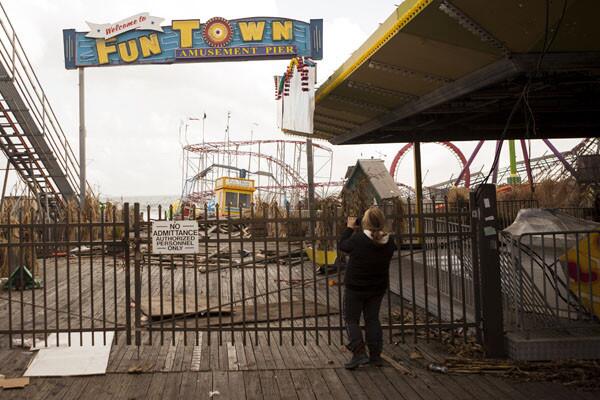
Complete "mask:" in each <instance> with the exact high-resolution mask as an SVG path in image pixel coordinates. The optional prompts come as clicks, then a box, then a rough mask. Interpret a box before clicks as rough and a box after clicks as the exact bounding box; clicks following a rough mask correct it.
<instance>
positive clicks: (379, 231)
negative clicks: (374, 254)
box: [361, 207, 386, 242]
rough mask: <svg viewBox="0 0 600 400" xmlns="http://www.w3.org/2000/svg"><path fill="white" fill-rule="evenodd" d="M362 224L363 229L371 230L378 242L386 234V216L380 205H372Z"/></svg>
mask: <svg viewBox="0 0 600 400" xmlns="http://www.w3.org/2000/svg"><path fill="white" fill-rule="evenodd" d="M361 225H362V227H363V229H366V230H369V231H371V235H372V236H373V240H375V241H376V242H377V241H379V240H381V238H382V237H383V236H385V235H386V232H385V231H384V226H385V216H384V215H383V212H382V211H381V210H380V209H379V208H378V207H370V208H369V209H368V210H367V211H366V212H365V215H363V217H362V221H361Z"/></svg>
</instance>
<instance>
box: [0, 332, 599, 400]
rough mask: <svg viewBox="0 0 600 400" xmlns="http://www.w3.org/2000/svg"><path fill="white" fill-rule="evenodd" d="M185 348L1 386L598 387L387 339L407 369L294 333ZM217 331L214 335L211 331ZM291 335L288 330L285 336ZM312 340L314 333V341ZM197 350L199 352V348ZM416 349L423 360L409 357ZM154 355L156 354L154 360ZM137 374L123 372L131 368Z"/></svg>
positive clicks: (287, 393)
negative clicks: (450, 366)
mask: <svg viewBox="0 0 600 400" xmlns="http://www.w3.org/2000/svg"><path fill="white" fill-rule="evenodd" d="M205 335H206V334H203V335H201V341H202V345H201V346H199V347H194V346H187V347H184V346H183V344H182V342H183V340H182V338H181V337H180V336H181V334H178V337H177V340H176V345H175V346H160V345H154V346H145V347H142V348H141V349H140V356H139V359H138V358H137V357H138V356H137V349H136V347H135V346H115V348H113V351H112V353H111V357H110V361H109V371H108V373H107V374H106V375H103V376H92V377H67V378H32V379H31V383H30V385H29V386H27V387H26V388H24V389H13V390H4V391H0V398H3V399H4V398H6V399H77V398H82V399H87V398H94V399H178V398H180V399H188V398H189V399H208V398H209V393H210V392H213V391H218V392H219V395H218V396H216V397H213V398H215V399H299V400H300V399H319V400H320V399H418V400H430V399H431V400H434V399H439V400H446V399H457V400H458V399H507V398H510V399H522V400H531V399H562V400H571V399H597V398H598V396H599V395H600V392H583V391H575V390H573V389H568V388H566V387H564V386H562V385H560V384H554V383H544V382H517V381H511V380H507V379H503V378H497V377H492V376H484V375H454V374H439V373H434V372H430V371H429V370H427V368H426V366H427V364H428V363H430V362H438V361H440V357H441V353H440V352H439V351H438V350H437V348H436V347H437V346H436V345H435V344H434V343H429V344H427V343H420V344H418V345H410V344H400V345H393V344H392V345H390V344H386V346H385V354H387V355H388V356H390V357H392V358H393V359H396V360H398V361H399V362H400V363H402V365H403V366H405V367H406V368H408V370H409V371H410V374H408V375H407V374H404V373H402V372H401V371H399V370H397V369H396V368H394V367H393V366H391V365H389V364H388V365H386V366H384V367H381V368H378V367H374V366H365V367H361V368H359V369H358V370H356V371H347V370H345V369H344V368H342V363H343V361H344V360H345V359H347V357H348V356H349V355H348V353H347V352H344V351H342V350H341V349H340V347H339V346H338V345H336V344H332V345H328V344H326V338H325V337H323V338H322V341H321V344H320V345H316V344H315V342H314V340H313V341H312V342H311V343H309V344H307V345H306V346H305V345H303V344H301V342H302V338H301V337H300V336H299V335H298V336H297V338H296V339H297V340H296V344H295V345H293V346H292V345H291V344H290V342H291V338H290V337H284V344H283V345H279V344H276V343H272V344H271V345H270V346H269V345H267V343H266V338H265V337H264V336H263V335H262V334H261V335H260V336H261V337H260V338H259V344H258V345H256V344H254V343H250V342H248V343H247V344H246V346H244V345H243V344H242V342H241V338H238V339H239V340H237V341H236V342H235V344H233V343H231V342H229V341H225V342H224V343H223V344H222V345H218V344H217V342H218V339H217V338H216V337H215V338H214V342H213V344H211V346H207V345H206V343H207V340H206V338H205ZM213 335H214V334H213ZM287 335H288V334H286V336H287ZM313 339H314V338H313ZM198 349H199V350H198ZM415 350H418V351H419V352H420V353H421V354H422V355H423V359H418V360H412V359H411V358H410V357H409V353H410V352H412V351H415ZM153 354H157V355H158V357H154V356H153ZM31 357H32V354H31V353H29V352H24V351H22V350H21V349H13V350H7V349H5V350H1V351H0V367H1V372H2V373H3V374H5V375H7V376H9V377H10V376H20V375H21V374H22V373H23V371H24V370H25V368H26V366H27V363H28V362H29V360H30V358H31ZM136 368H137V371H138V373H135V374H134V373H128V372H127V371H128V370H129V369H132V370H133V369H136Z"/></svg>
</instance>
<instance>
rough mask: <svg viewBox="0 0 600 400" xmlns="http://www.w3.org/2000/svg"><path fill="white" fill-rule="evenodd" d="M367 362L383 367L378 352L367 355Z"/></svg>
mask: <svg viewBox="0 0 600 400" xmlns="http://www.w3.org/2000/svg"><path fill="white" fill-rule="evenodd" d="M369 363H371V364H372V365H374V366H376V367H383V358H381V355H380V354H371V355H369Z"/></svg>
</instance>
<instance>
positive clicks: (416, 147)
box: [413, 142, 423, 243]
mask: <svg viewBox="0 0 600 400" xmlns="http://www.w3.org/2000/svg"><path fill="white" fill-rule="evenodd" d="M413 154H414V162H415V194H416V197H417V210H416V211H417V216H420V215H421V214H422V212H423V176H422V171H421V143H420V142H414V143H413ZM415 231H416V233H417V235H420V234H421V233H422V232H423V223H422V218H421V217H418V218H417V225H416V229H415ZM417 237H418V241H419V243H423V241H421V238H420V236H417Z"/></svg>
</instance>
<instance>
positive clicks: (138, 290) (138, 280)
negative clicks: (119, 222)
mask: <svg viewBox="0 0 600 400" xmlns="http://www.w3.org/2000/svg"><path fill="white" fill-rule="evenodd" d="M133 212H134V216H133V230H134V232H133V237H134V245H135V250H134V251H135V252H134V262H133V267H134V271H133V280H134V282H133V296H134V299H135V345H136V346H137V347H138V350H139V347H140V346H141V345H142V332H141V330H142V274H141V264H140V261H141V259H142V253H141V251H140V241H141V239H140V203H134V205H133ZM138 357H139V355H138Z"/></svg>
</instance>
